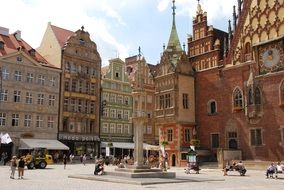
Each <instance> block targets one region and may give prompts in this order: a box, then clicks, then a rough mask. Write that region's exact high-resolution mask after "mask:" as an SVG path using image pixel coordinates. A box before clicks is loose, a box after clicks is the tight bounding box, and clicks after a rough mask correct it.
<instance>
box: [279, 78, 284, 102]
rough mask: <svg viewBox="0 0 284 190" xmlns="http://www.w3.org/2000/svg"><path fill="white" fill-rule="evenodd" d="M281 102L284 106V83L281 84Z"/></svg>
mask: <svg viewBox="0 0 284 190" xmlns="http://www.w3.org/2000/svg"><path fill="white" fill-rule="evenodd" d="M280 101H281V103H282V104H284V81H283V82H282V83H281V86H280Z"/></svg>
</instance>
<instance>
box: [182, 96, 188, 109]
mask: <svg viewBox="0 0 284 190" xmlns="http://www.w3.org/2000/svg"><path fill="white" fill-rule="evenodd" d="M182 105H183V109H188V94H182Z"/></svg>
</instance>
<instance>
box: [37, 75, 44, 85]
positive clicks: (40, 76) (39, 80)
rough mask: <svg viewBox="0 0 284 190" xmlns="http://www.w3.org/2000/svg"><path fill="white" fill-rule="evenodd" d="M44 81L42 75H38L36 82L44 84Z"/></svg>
mask: <svg viewBox="0 0 284 190" xmlns="http://www.w3.org/2000/svg"><path fill="white" fill-rule="evenodd" d="M44 81H45V79H44V76H42V75H38V80H37V83H38V84H40V85H44Z"/></svg>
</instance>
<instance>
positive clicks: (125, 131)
mask: <svg viewBox="0 0 284 190" xmlns="http://www.w3.org/2000/svg"><path fill="white" fill-rule="evenodd" d="M123 133H124V134H130V126H129V124H124V126H123Z"/></svg>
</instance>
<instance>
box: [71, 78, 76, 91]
mask: <svg viewBox="0 0 284 190" xmlns="http://www.w3.org/2000/svg"><path fill="white" fill-rule="evenodd" d="M76 89H77V80H72V86H71V91H72V92H76Z"/></svg>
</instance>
